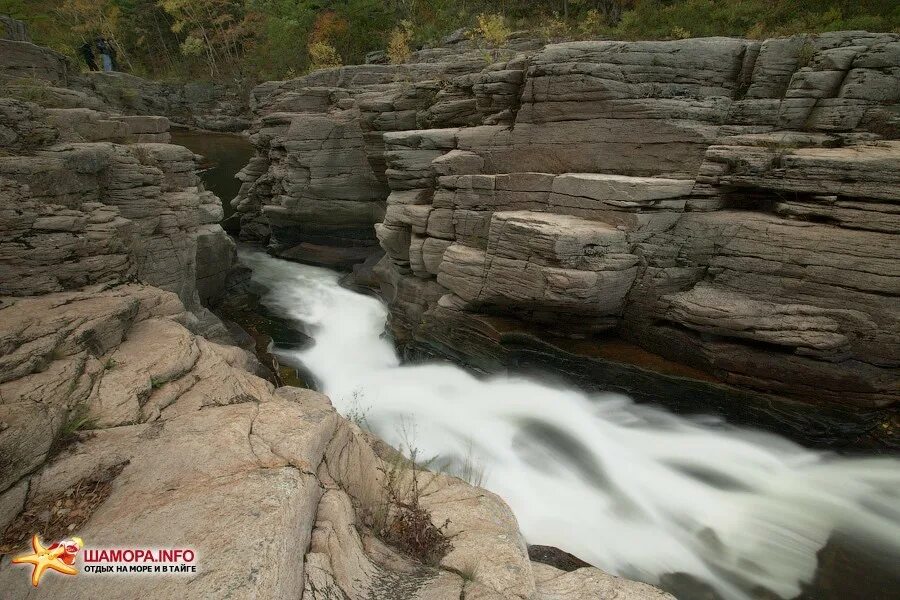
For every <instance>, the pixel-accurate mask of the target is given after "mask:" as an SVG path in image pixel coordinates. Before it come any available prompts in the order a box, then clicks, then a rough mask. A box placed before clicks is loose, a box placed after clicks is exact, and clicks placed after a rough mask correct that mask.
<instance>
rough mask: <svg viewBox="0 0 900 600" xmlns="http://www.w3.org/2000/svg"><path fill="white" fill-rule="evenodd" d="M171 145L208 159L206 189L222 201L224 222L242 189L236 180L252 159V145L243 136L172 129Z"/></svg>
mask: <svg viewBox="0 0 900 600" xmlns="http://www.w3.org/2000/svg"><path fill="white" fill-rule="evenodd" d="M172 143H173V144H178V145H180V146H184V147H185V148H189V149H190V150H192V151H193V152H195V153H196V154H200V155H202V156H203V157H204V158H205V161H204V163H203V172H202V173H201V177H202V178H203V183H204V184H205V185H206V189H208V190H210V191H212V192H213V193H214V194H215V195H216V196H218V197H219V198H221V199H222V205H223V207H224V208H225V218H228V217H229V216H231V215H232V213H233V212H234V210H233V209H232V208H231V200H232V199H233V198H234V197H235V196H237V193H238V191H239V190H240V189H241V182H240V181H238V180H237V179H235V178H234V176H235V175H236V174H237V172H238V171H240V170H241V169H243V168H244V167H245V166H246V165H247V163H248V162H250V159H251V158H252V157H253V152H254V149H253V145H252V144H251V143H250V141H249V140H248V139H247V138H246V137H245V136H243V135H238V134H226V133H208V132H203V131H191V130H189V129H173V130H172Z"/></svg>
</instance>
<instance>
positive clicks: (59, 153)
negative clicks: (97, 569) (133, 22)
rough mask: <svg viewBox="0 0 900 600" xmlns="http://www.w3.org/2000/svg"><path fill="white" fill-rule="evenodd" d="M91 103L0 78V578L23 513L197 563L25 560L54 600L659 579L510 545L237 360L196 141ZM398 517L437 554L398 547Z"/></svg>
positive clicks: (592, 594)
mask: <svg viewBox="0 0 900 600" xmlns="http://www.w3.org/2000/svg"><path fill="white" fill-rule="evenodd" d="M9 56H12V55H9V54H7V55H0V57H2V58H7V57H9ZM48 57H49V58H48ZM48 57H45V58H46V60H47V61H49V62H47V63H38V64H35V68H36V69H37V68H42V67H40V65H41V64H52V61H53V57H54V55H53V54H52V53H48ZM16 60H18V58H16ZM0 62H2V60H0ZM56 83H58V84H62V83H65V82H64V81H59V82H56ZM70 92H71V90H70V89H69V88H65V87H56V86H53V92H52V93H54V94H59V95H60V96H63V95H67V96H68V97H70V98H72V99H80V98H82V96H80V95H79V93H78V92H74V93H70ZM73 102H75V100H73ZM93 106H94V108H91V107H90V106H87V107H86V106H76V107H68V108H43V107H41V106H38V105H37V104H35V103H31V102H25V101H22V100H19V99H14V98H0V533H2V536H0V553H2V554H3V556H2V558H0V589H2V590H3V595H4V598H6V597H9V598H26V597H33V595H34V593H35V592H34V590H32V588H31V584H30V581H29V577H28V572H27V570H25V569H23V568H21V567H18V566H14V565H11V564H10V554H18V553H19V552H20V551H21V550H24V549H25V548H26V547H27V543H28V539H29V538H30V536H31V535H32V534H34V533H36V532H37V533H39V534H40V535H41V536H42V537H43V539H44V541H45V542H46V543H48V544H49V543H50V542H51V541H55V540H58V539H61V538H63V537H68V536H71V535H75V534H77V535H78V536H80V537H82V538H83V539H84V540H85V541H86V542H87V545H88V546H90V547H94V548H98V547H104V546H105V547H123V546H124V547H127V546H134V547H139V548H160V547H189V548H193V549H194V550H195V551H196V553H197V557H198V572H197V574H187V575H182V576H170V577H154V576H145V577H140V576H138V577H135V576H128V577H127V579H123V578H121V577H119V576H116V575H92V574H90V573H87V572H84V571H82V572H81V573H79V575H78V577H75V578H72V577H54V576H53V575H50V576H47V577H45V578H44V579H43V580H42V581H41V583H40V588H41V593H49V594H54V595H56V594H64V595H66V596H67V597H71V598H97V597H104V598H122V599H125V598H128V599H131V598H135V597H141V598H173V597H186V596H190V597H196V598H222V597H229V598H272V599H275V598H278V599H280V598H308V599H322V600H325V599H329V600H336V599H347V598H353V599H360V600H362V599H363V598H367V599H371V598H376V599H377V598H397V597H403V598H433V599H446V600H457V599H459V598H465V597H471V598H476V597H477V598H485V599H493V598H496V599H498V600H499V599H506V600H508V599H516V598H520V599H523V600H524V599H539V598H540V599H548V600H549V599H561V600H562V599H573V600H574V599H579V598H584V599H587V598H598V597H617V598H633V599H635V600H640V599H651V598H659V599H663V598H671V596H669V595H667V594H665V593H663V592H661V591H659V590H657V589H655V588H653V587H651V586H648V585H645V584H641V583H635V582H631V581H627V580H623V579H619V578H616V577H613V576H610V575H607V574H605V573H603V572H602V571H599V570H598V569H594V568H591V567H584V568H578V569H576V570H572V571H570V572H566V571H562V570H559V569H556V568H554V567H551V566H547V565H545V564H539V563H532V562H531V560H530V559H529V556H528V552H527V549H526V546H525V543H524V540H523V538H522V536H521V534H520V533H519V531H518V526H517V524H516V520H515V517H514V516H513V514H512V513H511V511H510V510H509V508H508V507H507V506H506V505H505V504H504V503H503V501H502V500H501V499H500V498H498V497H497V496H495V495H493V494H491V493H489V492H486V491H485V490H482V489H479V488H476V487H473V486H470V485H468V484H467V483H465V482H463V481H461V480H459V479H455V478H452V477H449V476H446V475H441V474H433V473H429V472H427V471H423V470H421V469H419V468H418V467H417V466H416V465H413V464H411V463H409V462H408V461H406V460H405V459H402V458H401V457H399V456H398V455H397V453H396V451H394V450H392V449H390V448H388V447H386V446H385V445H384V444H383V443H381V442H379V441H378V440H376V439H374V438H372V437H371V436H370V435H368V434H367V433H365V432H364V431H362V430H361V429H360V428H359V427H357V426H356V425H354V424H352V423H350V422H348V421H346V420H344V419H343V418H341V417H340V416H339V415H338V414H337V413H336V412H335V411H334V409H333V408H332V407H331V405H330V403H329V401H328V399H327V398H326V397H324V396H322V395H320V394H317V393H315V392H312V391H309V390H301V389H297V388H290V387H280V388H277V389H276V388H275V387H274V386H273V385H272V384H271V383H269V382H267V381H266V380H264V379H261V378H259V377H257V376H256V375H254V374H253V372H254V371H256V370H257V367H258V363H257V361H256V359H255V358H254V357H253V356H252V355H251V354H249V353H247V352H245V351H244V350H242V349H240V348H238V347H236V346H234V345H232V344H231V340H230V336H229V335H228V333H227V331H226V330H225V329H224V327H223V326H222V324H221V323H220V322H219V321H218V319H217V318H215V317H214V316H213V315H212V314H211V313H210V312H209V311H208V310H207V309H206V308H205V306H204V305H205V304H207V303H208V302H210V301H211V300H213V299H214V298H216V297H217V296H219V295H221V294H222V290H223V287H224V285H225V278H226V277H227V275H228V272H229V270H230V269H231V266H232V263H233V260H234V244H233V242H231V241H230V239H229V238H227V236H225V234H224V233H223V231H222V229H221V227H220V226H219V225H218V221H219V220H220V219H221V218H222V207H221V204H220V202H219V200H218V198H216V197H215V196H214V195H212V194H211V193H209V192H207V191H205V190H204V189H203V186H202V184H201V182H200V180H199V179H198V176H197V173H196V166H197V161H198V158H199V157H197V156H195V155H194V154H193V153H191V152H190V151H188V150H187V149H185V148H182V147H180V146H174V145H170V144H167V143H165V140H166V139H167V137H168V126H169V125H168V120H167V119H165V118H164V117H146V116H123V115H121V114H117V113H114V112H108V111H101V110H98V108H101V107H99V106H97V105H93ZM106 108H108V107H106ZM404 511H407V512H404ZM409 511H413V512H412V513H409ZM409 514H411V515H412V517H408V515H409ZM404 515H407V517H408V518H413V517H414V518H415V519H417V521H416V523H418V525H417V526H418V527H421V528H424V531H427V532H430V534H431V535H432V536H435V535H437V536H438V537H439V539H440V540H443V542H442V543H440V544H439V546H438V547H439V549H440V552H432V553H429V554H428V556H427V557H425V556H421V555H416V554H415V553H412V552H411V551H410V550H409V547H405V546H403V545H402V544H399V542H398V541H397V539H402V536H403V535H405V534H404V532H405V531H406V530H404V529H403V527H405V526H404V525H403V523H405V522H406V521H404V518H405V517H404ZM397 523H400V525H397ZM414 531H418V530H414ZM385 532H391V534H392V535H390V536H387V535H385ZM435 532H437V533H435ZM398 536H399V538H398ZM426 558H427V559H428V560H425V559H426ZM578 566H580V565H578Z"/></svg>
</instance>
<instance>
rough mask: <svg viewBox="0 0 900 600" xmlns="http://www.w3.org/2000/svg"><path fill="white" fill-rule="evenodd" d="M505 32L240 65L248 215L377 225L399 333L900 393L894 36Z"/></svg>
mask: <svg viewBox="0 0 900 600" xmlns="http://www.w3.org/2000/svg"><path fill="white" fill-rule="evenodd" d="M516 43H518V44H519V48H515V47H513V48H508V49H501V50H497V51H494V52H493V54H488V56H489V57H490V60H489V61H487V62H486V61H485V52H483V51H481V52H480V57H481V58H478V56H479V53H478V52H477V51H473V50H472V49H471V43H470V42H463V43H460V44H457V45H456V46H453V47H449V48H443V49H438V50H431V51H423V52H421V53H417V54H416V55H414V57H413V59H412V62H411V64H408V65H400V66H393V67H392V66H377V67H376V66H359V67H344V68H341V69H336V70H332V71H326V72H320V73H315V74H313V75H310V76H308V77H306V78H301V79H298V80H294V81H290V82H281V83H277V84H266V85H264V86H260V87H259V88H257V89H256V90H255V92H254V107H255V111H256V114H257V116H258V121H257V124H256V125H255V128H254V131H255V132H256V133H255V138H254V139H255V140H256V143H257V145H258V147H259V149H260V153H259V154H260V155H259V157H258V158H257V159H255V160H254V162H253V163H251V165H250V166H249V167H248V168H247V169H246V170H245V171H244V173H243V175H242V176H243V178H244V181H245V184H244V190H243V192H242V194H241V196H240V197H239V198H238V199H237V200H236V208H237V209H238V210H239V211H241V212H242V213H243V214H244V217H243V223H244V230H243V234H244V235H245V237H249V238H254V239H259V238H265V237H267V236H269V237H270V243H271V244H272V246H273V247H274V248H275V249H276V251H278V252H280V253H281V254H282V255H283V256H286V257H289V258H295V259H300V260H305V261H310V262H320V263H325V264H332V265H335V264H336V265H340V264H342V263H344V262H349V261H350V260H351V259H352V258H355V257H356V256H357V254H356V252H355V248H357V247H360V246H367V245H370V244H371V239H370V238H366V239H365V242H360V239H361V238H363V237H364V232H363V231H362V228H363V225H365V224H366V223H367V222H375V223H374V230H375V233H376V235H377V238H378V240H379V243H380V245H381V247H382V248H383V249H384V251H385V253H386V255H387V257H386V259H385V260H384V261H383V262H382V263H381V265H380V267H379V273H380V278H381V281H382V287H383V292H384V294H385V295H386V297H387V298H388V300H389V302H390V305H391V311H392V312H391V326H392V329H393V332H394V334H395V336H396V338H397V339H398V341H399V342H400V343H401V345H405V347H406V348H407V349H412V350H415V352H416V353H418V354H421V353H422V352H424V353H425V354H426V355H433V354H439V355H443V356H452V357H454V358H457V359H460V360H463V361H465V362H468V363H469V364H472V365H474V366H475V367H477V368H481V369H488V370H495V369H498V368H504V367H506V366H511V365H512V364H515V363H516V362H517V360H518V358H516V357H514V356H512V354H514V353H515V352H516V350H515V348H516V347H519V348H521V347H522V345H523V344H524V345H525V346H531V347H532V348H535V349H536V350H535V351H536V352H538V353H542V354H544V355H547V354H555V355H556V356H565V357H571V356H573V355H582V356H584V355H585V352H586V353H587V355H595V356H596V355H598V354H599V355H603V357H602V358H603V360H602V361H601V362H603V361H607V364H608V362H609V359H611V362H613V363H619V364H625V363H628V362H632V363H634V364H637V365H638V366H647V365H649V366H650V368H651V369H657V370H662V371H663V372H668V373H670V374H673V375H676V376H685V375H687V376H689V377H691V378H693V379H697V380H707V381H710V382H713V383H724V384H730V385H733V386H738V387H739V388H744V389H747V390H755V391H757V392H764V393H768V394H777V395H779V396H781V397H789V398H796V399H800V400H803V401H808V402H814V403H819V404H833V405H845V406H851V407H854V408H855V409H865V410H871V409H878V408H882V407H888V406H891V405H893V404H895V403H896V401H897V399H898V397H900V388H898V387H897V378H896V369H897V367H898V366H900V347H898V338H897V332H898V319H900V313H898V312H897V306H898V303H897V296H898V295H900V279H898V275H900V273H898V272H897V270H896V264H897V259H898V258H900V257H898V254H897V249H898V247H900V245H898V243H897V224H896V222H895V221H896V210H895V208H894V207H895V205H896V202H897V201H898V198H900V193H898V181H897V165H898V164H900V144H898V142H896V141H892V140H895V139H896V138H897V137H898V131H900V128H898V126H900V121H898V118H897V105H898V100H900V80H898V75H900V54H898V50H900V36H897V35H895V34H871V33H865V32H839V33H828V34H822V35H820V36H814V37H794V38H784V39H771V40H766V41H762V42H759V41H750V40H741V39H729V38H711V39H691V40H681V41H672V42H571V43H563V44H554V45H549V46H546V47H544V48H542V49H539V50H533V49H531V48H529V47H528V46H527V45H524V44H522V43H520V42H516ZM473 52H474V53H473ZM488 63H489V64H488ZM323 149H325V150H326V151H325V152H323V151H321V150H323ZM338 149H340V150H344V151H342V152H336V150H338ZM332 156H335V157H337V156H339V157H340V162H335V160H334V159H332V158H331V157H332ZM316 161H319V162H316ZM351 176H352V177H353V179H349V177H351ZM373 181H375V182H377V183H372V182H373ZM385 187H387V188H389V189H390V192H389V193H386V192H385V191H384V189H385ZM382 202H384V205H383V206H382ZM345 207H346V210H344V209H345ZM350 207H352V213H351V211H350ZM382 210H383V214H384V217H383V218H380V214H381V212H382ZM351 214H352V217H351V216H350V215H351ZM377 221H380V222H377ZM322 223H326V225H327V228H328V231H329V232H332V233H329V234H328V235H327V236H324V237H323V238H322V239H317V238H314V234H315V233H318V232H321V231H323V229H322V227H320V224H322ZM348 240H352V241H349V242H348ZM319 243H321V244H325V245H327V246H328V247H329V254H328V256H324V257H323V254H322V253H321V252H319V250H318V248H315V249H313V247H312V245H314V244H319ZM335 246H337V247H339V248H344V249H345V250H346V249H348V248H350V247H353V248H354V251H353V253H350V254H348V255H346V256H348V258H347V259H346V260H343V259H342V260H329V258H330V257H331V256H334V255H335V254H336V253H337V252H338V251H337V250H334V247H335ZM360 254H361V253H360ZM622 341H625V342H626V346H627V348H626V351H625V352H624V353H620V354H619V355H618V356H616V355H615V352H613V354H612V355H610V353H609V352H607V349H608V346H610V345H617V344H621V343H622ZM629 344H630V346H629ZM575 346H578V347H579V348H580V350H573V348H574V347H575ZM647 351H649V352H650V353H652V354H648V353H647ZM661 357H662V358H661ZM519 358H521V356H520V357H519ZM666 359H668V360H669V362H667V361H666ZM565 360H569V358H565ZM671 361H674V363H673V362H671ZM526 362H527V360H526ZM659 365H662V369H660V367H659ZM604 373H605V375H604V376H606V375H609V374H610V372H609V370H608V369H606V370H605V372H604ZM620 374H621V373H620ZM595 383H596V382H595ZM601 385H603V386H604V387H612V388H613V389H622V390H625V391H628V392H629V393H637V394H638V395H643V396H646V397H653V393H652V392H650V393H645V392H646V390H635V389H634V388H633V387H630V386H629V383H628V381H621V380H619V381H616V380H613V381H604V382H603V383H602V384H601ZM751 396H752V394H751ZM756 401H758V402H762V403H767V402H769V400H767V399H765V398H763V397H756V398H755V400H754V402H756Z"/></svg>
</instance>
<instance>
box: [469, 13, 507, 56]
mask: <svg viewBox="0 0 900 600" xmlns="http://www.w3.org/2000/svg"><path fill="white" fill-rule="evenodd" d="M473 33H474V34H475V35H476V36H478V37H481V38H483V39H484V41H486V42H487V43H488V44H489V45H491V46H493V47H494V48H498V47H500V46H502V45H503V44H505V43H506V40H507V38H509V34H510V33H512V32H511V31H510V29H509V27H507V26H506V19H504V18H503V15H500V14H496V13H493V14H488V13H481V14H480V15H478V17H477V18H476V19H475V29H474V31H473Z"/></svg>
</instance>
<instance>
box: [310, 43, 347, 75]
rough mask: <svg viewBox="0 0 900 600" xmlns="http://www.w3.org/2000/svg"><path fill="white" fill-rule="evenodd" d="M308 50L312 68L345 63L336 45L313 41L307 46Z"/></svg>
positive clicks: (337, 65)
mask: <svg viewBox="0 0 900 600" xmlns="http://www.w3.org/2000/svg"><path fill="white" fill-rule="evenodd" d="M307 51H308V52H309V61H310V68H311V69H312V70H315V69H327V68H329V67H339V66H341V65H342V64H343V62H342V61H341V56H340V54H338V52H337V50H336V49H335V48H334V46H332V45H331V44H328V43H326V42H313V43H311V44H310V45H309V46H308V47H307Z"/></svg>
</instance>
